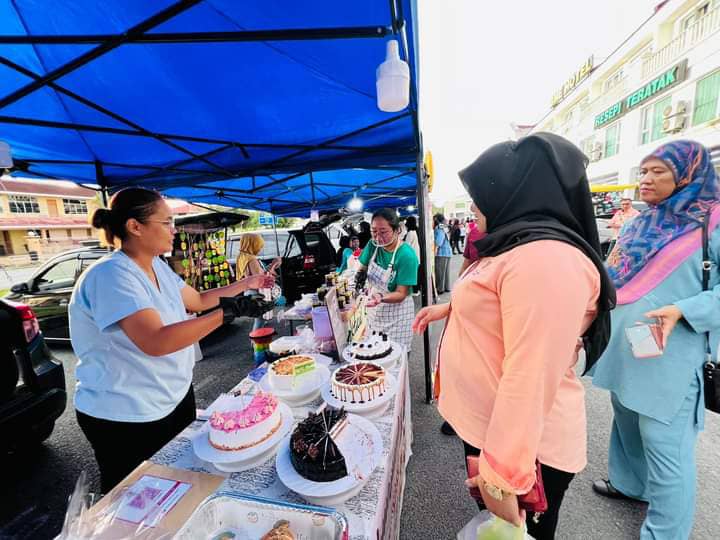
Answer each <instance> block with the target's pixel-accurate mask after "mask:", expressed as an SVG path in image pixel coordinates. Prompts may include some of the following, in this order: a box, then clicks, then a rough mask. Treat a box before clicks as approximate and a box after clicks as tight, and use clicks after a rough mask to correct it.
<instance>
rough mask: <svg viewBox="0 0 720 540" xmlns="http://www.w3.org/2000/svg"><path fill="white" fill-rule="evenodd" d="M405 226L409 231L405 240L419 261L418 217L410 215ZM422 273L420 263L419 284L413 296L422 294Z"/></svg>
mask: <svg viewBox="0 0 720 540" xmlns="http://www.w3.org/2000/svg"><path fill="white" fill-rule="evenodd" d="M405 228H406V229H407V232H406V233H405V236H404V238H403V241H404V242H405V243H406V244H407V245H408V246H410V247H411V248H412V249H413V251H414V252H415V257H416V258H417V260H418V261H419V260H420V239H419V238H418V234H417V219H415V216H410V217H408V218H407V219H406V220H405ZM422 274H423V268H422V265H418V281H417V285H416V286H415V292H414V293H413V296H417V295H418V294H420V283H422V281H421V280H422Z"/></svg>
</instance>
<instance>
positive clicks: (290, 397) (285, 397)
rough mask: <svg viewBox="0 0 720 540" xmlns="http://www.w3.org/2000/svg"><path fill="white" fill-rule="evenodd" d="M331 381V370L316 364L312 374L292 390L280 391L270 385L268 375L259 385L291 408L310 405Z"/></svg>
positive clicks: (302, 376) (301, 379) (301, 377)
mask: <svg viewBox="0 0 720 540" xmlns="http://www.w3.org/2000/svg"><path fill="white" fill-rule="evenodd" d="M329 380H330V370H329V369H328V368H327V367H326V366H324V365H323V364H315V369H314V370H313V371H311V372H310V373H307V374H305V375H301V376H300V383H299V384H298V385H297V386H296V387H295V388H293V389H292V390H278V389H276V388H274V387H273V386H272V384H271V383H270V375H269V374H268V373H266V374H265V375H264V376H263V378H262V379H260V382H259V383H258V384H259V386H260V389H261V390H262V391H263V392H271V393H272V394H273V395H275V396H276V397H277V398H278V399H279V400H281V401H283V402H284V403H287V404H288V405H290V406H291V407H298V406H300V405H305V404H306V403H310V402H312V401H314V400H315V398H317V397H318V395H319V393H320V389H321V388H322V387H323V385H325V384H326V383H327V382H328V381H329Z"/></svg>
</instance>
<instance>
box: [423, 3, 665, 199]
mask: <svg viewBox="0 0 720 540" xmlns="http://www.w3.org/2000/svg"><path fill="white" fill-rule="evenodd" d="M659 2H660V0H594V1H593V0H542V1H538V0H519V1H511V0H504V1H502V0H501V1H487V0H444V1H443V0H418V6H419V7H418V10H419V24H420V28H419V39H420V44H419V51H420V123H421V129H422V132H423V141H424V146H425V149H426V150H430V151H432V154H433V162H434V169H435V182H434V188H433V192H432V193H431V198H432V200H433V202H435V203H436V204H438V203H442V202H444V201H445V200H447V199H449V198H452V197H455V196H458V195H462V194H464V190H463V188H462V185H461V184H460V181H459V180H458V177H457V171H459V170H460V169H462V168H463V167H465V166H467V165H469V164H470V163H471V162H472V161H473V160H474V159H475V158H476V157H477V156H478V155H479V154H480V153H481V152H482V151H483V150H484V149H485V148H487V147H488V146H491V145H492V144H495V143H497V142H500V141H503V140H507V139H508V138H512V130H511V128H510V123H511V122H513V121H514V122H516V123H518V124H533V123H535V122H537V121H538V120H539V119H540V118H542V117H543V116H544V114H545V113H546V112H548V111H549V109H550V98H551V97H552V94H553V93H554V92H555V91H556V90H557V89H558V88H560V87H561V86H562V84H563V82H565V80H567V79H568V78H569V77H570V75H571V74H572V73H573V72H574V71H576V70H577V69H578V68H579V67H580V65H581V64H582V63H583V62H584V61H585V60H586V59H587V58H588V57H589V56H590V55H591V54H594V55H595V65H596V66H597V65H598V64H599V62H600V61H602V60H603V59H604V58H605V57H606V56H607V55H608V54H609V53H610V52H612V51H613V49H615V47H617V46H618V45H619V44H620V43H621V42H622V41H623V40H624V39H625V38H626V37H627V36H628V35H629V34H630V33H631V32H632V31H633V30H635V29H636V28H637V27H638V26H639V25H640V24H641V23H642V21H644V20H645V19H646V18H647V17H649V16H650V15H651V14H652V12H653V8H654V7H655V6H656V5H657V4H658V3H659Z"/></svg>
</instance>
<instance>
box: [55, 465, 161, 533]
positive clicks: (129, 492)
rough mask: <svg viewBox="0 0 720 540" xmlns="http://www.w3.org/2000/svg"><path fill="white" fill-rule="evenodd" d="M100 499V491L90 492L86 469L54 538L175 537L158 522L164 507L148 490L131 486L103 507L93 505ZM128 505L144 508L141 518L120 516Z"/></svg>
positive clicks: (81, 475) (115, 495) (76, 485)
mask: <svg viewBox="0 0 720 540" xmlns="http://www.w3.org/2000/svg"><path fill="white" fill-rule="evenodd" d="M98 499H99V497H98V496H97V494H95V493H91V492H90V490H89V482H88V479H87V473H86V472H85V471H83V472H82V473H81V474H80V477H79V478H78V481H77V483H76V484H75V489H74V491H73V493H72V495H71V496H70V501H69V502H68V509H67V513H66V514H65V521H64V523H63V527H62V530H61V531H60V534H59V535H58V536H56V537H55V540H85V539H93V538H98V539H100V538H102V539H103V540H105V539H107V540H126V539H128V540H129V539H133V540H166V539H167V540H169V539H170V538H171V537H172V534H171V533H169V532H168V531H166V530H164V529H162V528H161V527H158V526H157V522H159V521H160V519H161V518H162V516H163V515H164V514H163V510H162V508H161V507H160V506H159V505H158V504H157V503H156V502H155V501H154V500H153V499H152V498H151V497H148V496H147V495H146V493H145V491H143V490H140V491H138V490H135V489H133V486H130V487H127V488H124V489H122V490H120V491H119V492H117V493H115V494H114V495H113V498H112V500H111V501H109V503H108V504H107V505H105V506H103V507H102V509H99V510H97V509H94V508H91V507H92V506H93V504H95V502H96V501H97V500H98ZM128 506H132V507H133V508H142V509H143V511H142V515H143V517H142V519H140V520H139V522H137V523H131V522H129V521H127V520H124V519H121V518H120V516H121V515H122V512H123V511H124V510H126V509H127V507H128Z"/></svg>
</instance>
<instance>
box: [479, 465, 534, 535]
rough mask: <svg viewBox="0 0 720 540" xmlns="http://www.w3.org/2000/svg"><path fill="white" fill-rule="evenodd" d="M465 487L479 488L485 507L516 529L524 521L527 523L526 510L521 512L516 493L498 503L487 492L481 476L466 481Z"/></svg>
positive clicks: (509, 494)
mask: <svg viewBox="0 0 720 540" xmlns="http://www.w3.org/2000/svg"><path fill="white" fill-rule="evenodd" d="M465 485H466V486H467V487H469V488H471V487H476V486H477V488H478V489H479V490H480V494H481V495H482V498H483V502H484V503H485V506H486V507H487V509H488V510H489V511H490V512H491V513H493V514H495V515H496V516H497V517H499V518H501V519H504V520H505V521H507V522H508V523H512V524H513V525H515V526H516V527H520V526H521V525H522V523H523V521H525V510H520V507H519V506H518V500H517V495H515V494H514V493H504V494H503V499H502V501H498V500H497V499H496V498H494V497H493V496H492V495H490V494H489V493H488V492H487V490H486V489H485V481H484V480H483V479H482V477H481V476H480V475H477V476H475V477H474V478H468V479H467V480H465Z"/></svg>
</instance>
